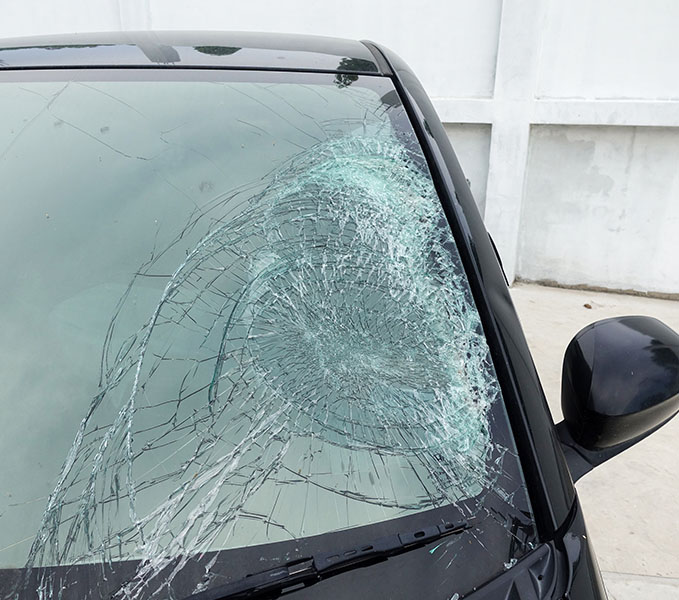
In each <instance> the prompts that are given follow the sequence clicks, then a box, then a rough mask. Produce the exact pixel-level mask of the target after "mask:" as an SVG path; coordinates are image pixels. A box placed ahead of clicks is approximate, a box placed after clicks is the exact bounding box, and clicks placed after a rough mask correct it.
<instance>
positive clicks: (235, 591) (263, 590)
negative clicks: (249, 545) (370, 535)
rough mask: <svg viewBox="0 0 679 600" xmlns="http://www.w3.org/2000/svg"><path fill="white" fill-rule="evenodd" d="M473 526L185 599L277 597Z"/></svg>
mask: <svg viewBox="0 0 679 600" xmlns="http://www.w3.org/2000/svg"><path fill="white" fill-rule="evenodd" d="M470 527H471V520H467V521H460V522H457V523H444V524H442V525H431V526H429V527H424V528H422V529H418V530H417V531H412V532H406V533H395V534H393V535H388V536H385V537H381V538H377V539H375V540H373V541H371V542H368V543H366V544H362V545H360V546H355V547H353V548H345V549H343V550H341V551H335V552H324V553H321V554H314V555H313V556H308V557H305V558H298V559H295V560H292V561H290V562H287V563H285V564H283V565H281V566H280V567H275V568H273V569H268V570H266V571H259V572H256V573H251V574H249V575H247V576H245V577H243V578H242V579H238V580H236V581H233V582H231V583H227V584H225V585H221V586H217V587H214V588H211V589H208V590H205V591H202V592H198V593H197V594H193V595H191V596H189V597H188V598H185V599H184V600H231V599H232V598H255V597H262V596H267V595H269V596H270V595H274V596H277V595H279V594H281V593H283V591H285V590H287V589H288V588H293V587H298V586H302V585H303V586H309V585H312V584H314V583H317V582H319V581H321V580H322V579H325V578H327V577H331V576H333V575H337V574H338V573H341V572H344V571H348V570H351V569H355V568H357V567H360V566H364V565H367V564H369V563H374V562H378V561H381V560H385V559H387V558H389V557H390V556H395V555H397V554H403V553H404V552H409V551H410V550H414V549H416V548H420V547H421V546H424V545H425V544H429V543H430V542H434V541H436V540H439V539H441V538H443V537H446V536H449V535H453V534H456V533H461V532H462V531H464V530H465V529H469V528H470Z"/></svg>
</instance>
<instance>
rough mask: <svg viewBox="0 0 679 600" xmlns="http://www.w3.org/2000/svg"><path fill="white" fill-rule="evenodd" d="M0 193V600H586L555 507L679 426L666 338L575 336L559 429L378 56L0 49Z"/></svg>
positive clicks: (440, 150) (578, 544)
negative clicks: (605, 465)
mask: <svg viewBox="0 0 679 600" xmlns="http://www.w3.org/2000/svg"><path fill="white" fill-rule="evenodd" d="M0 181H1V182H2V201H3V205H2V206H3V218H2V219H1V220H0V231H1V235H0V274H1V275H2V281H3V287H2V290H3V293H2V295H1V296H0V307H1V309H2V327H1V328H0V355H1V356H2V361H0V373H1V380H2V384H3V385H2V392H0V399H1V401H0V419H1V422H2V430H3V432H2V436H1V437H0V450H1V452H2V456H3V457H4V460H3V465H2V467H1V468H0V490H1V491H2V494H1V495H0V597H2V598H40V599H44V600H50V599H54V600H57V599H59V600H62V599H63V600H66V599H69V598H78V599H81V598H120V599H123V598H124V599H141V598H172V599H179V600H181V599H183V598H192V599H194V600H208V599H212V600H217V599H222V598H223V599H226V598H255V597H256V598H270V597H277V596H279V595H282V596H285V597H288V596H289V597H290V598H291V599H294V600H303V599H308V598H309V599H310V598H316V599H318V598H332V599H352V600H353V599H356V598H365V599H380V598H384V599H387V598H389V599H420V598H427V599H429V600H453V599H454V600H459V599H462V598H469V599H470V600H490V599H493V600H495V599H498V600H515V599H519V598H520V599H522V600H539V599H552V600H556V599H560V598H572V599H574V600H597V599H602V598H605V592H604V589H603V585H602V583H601V578H600V574H599V570H598V568H597V565H596V561H595V558H594V554H593V552H592V549H591V547H590V543H589V541H588V539H587V535H586V530H585V525H584V521H583V516H582V512H581V510H580V507H579V504H578V500H577V495H576V492H575V489H574V487H573V481H574V480H577V479H578V478H579V477H581V476H582V475H583V474H584V473H586V472H587V471H588V470H590V469H591V468H592V467H593V466H596V465H598V464H599V463H601V462H603V461H605V460H607V459H608V458H610V457H611V456H613V455H615V454H617V453H619V452H620V451H622V450H623V449H625V448H626V447H628V446H630V445H631V444H633V443H635V442H636V441H638V440H639V439H641V438H643V437H645V436H646V435H648V433H650V432H651V431H652V430H654V429H655V428H657V427H659V426H660V425H661V424H662V423H664V422H666V421H667V420H668V419H670V418H671V417H672V416H673V415H674V414H675V413H676V412H677V411H678V410H679V336H677V334H675V333H674V332H673V331H671V330H670V329H669V328H667V327H666V326H664V325H663V324H661V323H660V322H658V321H655V320H653V319H648V318H643V317H626V318H619V319H611V320H606V321H601V322H598V323H595V324H593V325H591V326H589V327H588V328H586V329H585V330H583V331H582V332H581V333H579V334H578V335H577V336H576V338H575V339H574V340H573V342H572V343H571V345H570V346H569V348H568V350H567V351H566V357H565V361H564V376H563V409H564V415H565V419H566V420H565V422H563V423H560V424H558V425H556V426H555V425H554V423H553V421H552V418H551V416H550V413H549V411H548V409H547V405H546V402H545V398H544V394H543V391H542V388H541V386H540V382H539V380H538V377H537V374H536V371H535V367H534V365H533V361H532V359H531V356H530V353H529V351H528V347H527V345H526V341H525V339H524V336H523V333H522V331H521V327H520V325H519V321H518V319H517V316H516V313H515V312H514V309H513V306H512V302H511V300H510V296H509V292H508V287H507V283H506V281H505V278H504V276H503V272H502V268H501V264H500V262H499V259H498V256H497V253H496V252H495V250H494V246H493V244H492V241H491V240H490V238H489V236H488V233H487V232H486V230H485V228H484V226H483V223H482V221H481V218H480V216H479V213H478V211H477V208H476V206H475V204H474V201H473V199H472V197H471V194H470V191H469V188H468V185H467V183H466V181H465V178H464V176H463V174H462V171H461V169H460V166H459V164H458V162H457V160H456V158H455V155H454V153H453V150H452V149H451V147H450V144H449V142H448V139H447V137H446V134H445V132H444V130H443V127H442V126H441V123H440V121H439V120H438V118H437V116H436V114H435V112H434V110H433V108H432V105H431V103H430V101H429V100H428V98H427V96H426V94H425V92H424V91H423V89H422V87H421V85H420V83H419V82H418V80H417V79H416V78H415V76H414V75H413V73H412V72H411V71H410V69H408V67H407V66H406V65H405V64H404V63H403V62H402V61H401V60H400V59H399V58H398V57H397V56H395V55H394V54H393V53H392V52H390V51H388V50H386V49H385V48H383V47H381V46H379V45H377V44H374V43H371V42H355V41H346V40H338V39H330V38H316V37H303V36H285V35H264V34H244V33H233V34H231V33H229V34H226V33H205V32H201V33H192V32H182V33H180V32H176V33H169V32H168V33H148V32H147V33H136V34H93V35H73V36H66V37H63V36H52V37H49V38H44V39H19V40H5V41H4V42H3V43H2V44H1V47H0Z"/></svg>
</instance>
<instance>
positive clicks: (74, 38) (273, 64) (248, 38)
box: [0, 31, 381, 74]
mask: <svg viewBox="0 0 679 600" xmlns="http://www.w3.org/2000/svg"><path fill="white" fill-rule="evenodd" d="M74 67H173V68H182V67H184V68H222V69H267V70H281V71H329V72H342V73H356V74H381V71H380V67H379V66H378V64H377V62H376V60H375V58H374V56H373V54H372V53H371V51H370V50H369V49H368V48H367V47H366V46H365V45H364V44H362V43H361V42H358V41H354V40H344V39H340V38H331V37H320V36H309V35H291V34H272V33H249V32H210V31H200V32H194V31H138V32H108V33H76V34H60V35H50V36H44V37H25V38H15V39H2V40H0V70H2V69H45V68H74Z"/></svg>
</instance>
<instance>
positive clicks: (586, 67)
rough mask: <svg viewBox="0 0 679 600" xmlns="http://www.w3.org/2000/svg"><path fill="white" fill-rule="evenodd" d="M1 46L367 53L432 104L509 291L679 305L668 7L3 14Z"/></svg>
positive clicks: (257, 4) (137, 2)
mask: <svg viewBox="0 0 679 600" xmlns="http://www.w3.org/2000/svg"><path fill="white" fill-rule="evenodd" d="M0 2H2V5H0V7H1V8H2V14H3V18H2V19H0V36H3V37H11V36H19V35H32V34H43V33H57V32H71V31H86V30H89V31H97V30H101V31H104V30H119V29H217V30H219V29H221V30H253V31H287V32H298V33H315V34H321V35H335V36H342V37H350V38H358V39H364V38H369V39H374V40H377V41H380V42H382V43H384V44H386V45H387V46H390V47H392V48H393V49H394V50H396V51H397V52H398V53H399V54H400V55H401V56H402V57H403V58H404V59H405V60H406V61H408V62H409V63H410V65H411V66H412V67H413V69H414V70H415V72H416V73H417V74H418V76H419V77H420V78H421V79H422V82H423V84H424V86H425V88H426V89H427V90H428V92H429V93H430V95H431V96H432V97H433V99H434V104H435V106H436V108H437V110H438V112H439V115H440V117H441V119H442V121H444V123H446V125H447V131H448V133H449V135H450V137H451V139H452V140H453V143H454V145H455V147H456V150H457V152H458V155H459V157H460V161H461V163H462V166H463V168H464V169H465V172H466V174H467V177H468V178H469V179H470V180H471V183H472V189H473V191H474V193H475V194H476V198H477V202H478V204H479V206H480V208H481V209H482V211H483V213H484V216H485V220H486V224H487V226H488V228H489V230H490V231H491V234H492V235H493V237H494V238H495V241H496V243H497V245H498V248H499V250H500V253H501V254H502V257H503V262H504V264H505V268H506V270H507V274H508V276H509V278H510V279H513V278H514V277H515V276H520V277H523V278H527V279H550V280H554V281H557V282H561V283H565V284H586V285H594V286H604V287H611V288H621V289H627V288H630V289H636V290H641V291H655V292H668V293H679V247H678V246H677V242H676V241H675V240H676V239H677V238H679V236H678V235H675V234H674V231H675V229H676V226H677V225H678V224H679V223H678V219H679V215H678V210H679V209H677V205H679V184H678V183H677V177H678V176H677V171H679V169H678V167H679V141H678V135H679V134H678V133H677V132H679V129H677V128H679V66H678V65H679V63H678V62H677V56H679V36H677V35H676V32H675V29H676V23H678V22H679V2H677V1H676V0H645V1H644V2H639V1H638V0H597V1H596V2H592V1H591V0H474V1H473V2H471V1H464V0H420V1H418V2H410V1H406V0H372V1H368V0H341V1H339V0H326V1H324V2H322V3H311V2H309V1H308V0H306V1H305V0H278V1H274V0H268V1H263V0H251V1H250V2H246V3H232V2H229V3H226V2H223V1H220V0H195V1H193V2H191V3H187V2H180V1H179V0H98V1H97V0H94V1H90V2H86V3H82V2H80V1H78V0H62V1H61V2H60V3H58V4H57V3H46V2H43V1H42V0H22V2H11V1H10V0H0Z"/></svg>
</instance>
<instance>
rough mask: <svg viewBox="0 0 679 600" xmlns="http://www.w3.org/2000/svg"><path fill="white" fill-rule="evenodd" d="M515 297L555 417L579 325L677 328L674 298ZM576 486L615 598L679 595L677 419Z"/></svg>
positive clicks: (524, 292) (564, 292) (659, 599)
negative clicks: (610, 322)
mask: <svg viewBox="0 0 679 600" xmlns="http://www.w3.org/2000/svg"><path fill="white" fill-rule="evenodd" d="M512 298H513V300H514V304H515V306H516V310H517V312H518V313H519V318H520V319H521V323H522V325H523V328H524V331H525V333H526V337H527V339H528V344H529V346H530V348H531V351H532V353H533V358H534V360H535V364H536V366H537V369H538V372H539V374H540V378H541V380H542V385H543V387H544V388H545V393H546V395H547V400H548V402H549V406H550V409H551V411H552V415H553V417H554V421H555V422H558V421H560V420H561V418H562V417H561V408H560V389H561V362H562V359H563V353H564V350H565V349H566V346H567V345H568V342H569V341H570V340H571V338H572V337H573V336H574V335H575V334H576V333H577V332H578V331H579V330H580V329H581V328H582V327H584V326H585V325H587V324H589V323H591V322H592V321H596V320H599V319H605V318H607V317H612V316H616V315H625V314H637V315H649V316H654V317H657V318H658V319H660V320H661V321H664V322H665V323H666V324H667V325H669V326H670V327H672V328H673V329H675V330H676V331H679V302H675V301H671V300H658V299H652V298H645V297H639V296H628V295H622V294H609V293H602V292H589V291H580V290H568V289H559V288H551V287H543V286H538V285H533V284H522V283H517V284H515V285H514V286H513V288H512ZM586 304H587V305H589V306H591V308H586V307H585V305H586ZM577 489H578V494H579V496H580V501H581V503H582V506H583V508H584V511H585V518H586V520H587V527H588V529H589V535H590V537H591V539H592V542H593V544H594V548H595V550H596V554H597V558H598V561H599V566H600V567H601V569H602V571H603V573H604V580H605V582H606V587H607V589H608V592H609V598H610V600H632V599H636V598H644V599H649V600H679V417H677V418H676V419H674V420H673V421H671V422H670V423H668V424H667V425H666V426H665V427H663V428H662V429H660V430H659V431H657V432H656V433H654V434H653V435H652V436H651V437H649V438H647V439H646V440H644V441H643V442H640V443H639V444H637V445H636V446H634V447H633V448H630V449H629V450H627V451H626V452H624V453H622V454H621V455H619V456H617V457H616V458H614V459H612V460H610V461H609V462H607V463H605V464H604V465H601V466H600V467H598V468H597V469H595V470H594V471H592V472H591V473H589V474H588V475H586V476H585V477H584V478H583V479H581V480H580V481H579V482H578V484H577Z"/></svg>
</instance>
